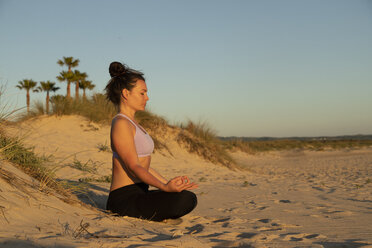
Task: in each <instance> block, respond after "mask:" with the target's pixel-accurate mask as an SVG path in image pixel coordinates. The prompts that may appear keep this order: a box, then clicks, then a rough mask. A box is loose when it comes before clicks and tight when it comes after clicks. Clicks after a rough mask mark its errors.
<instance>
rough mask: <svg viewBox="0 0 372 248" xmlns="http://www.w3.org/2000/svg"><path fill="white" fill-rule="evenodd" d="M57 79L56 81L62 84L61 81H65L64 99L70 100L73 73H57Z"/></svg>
mask: <svg viewBox="0 0 372 248" xmlns="http://www.w3.org/2000/svg"><path fill="white" fill-rule="evenodd" d="M57 79H58V81H60V82H63V81H66V82H67V95H66V97H67V98H70V97H71V96H70V84H71V82H73V81H74V73H73V72H71V71H62V72H60V73H59V76H57Z"/></svg>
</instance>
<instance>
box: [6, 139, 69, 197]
mask: <svg viewBox="0 0 372 248" xmlns="http://www.w3.org/2000/svg"><path fill="white" fill-rule="evenodd" d="M0 153H1V155H2V157H3V158H4V159H5V160H7V161H9V162H11V163H12V164H14V165H16V166H17V167H18V168H20V169H21V170H22V171H23V172H25V173H26V174H28V175H30V176H31V177H33V178H35V179H36V180H38V181H39V185H38V189H39V190H40V191H43V192H47V193H48V192H49V190H48V189H49V188H51V189H53V190H55V191H56V192H57V193H58V194H60V195H62V196H63V198H62V199H63V200H65V201H68V202H69V201H70V199H69V198H70V197H69V196H70V195H69V192H67V191H66V190H65V188H64V187H63V186H62V185H61V184H60V183H59V182H58V181H57V180H56V179H55V173H54V171H53V170H52V169H49V168H47V166H46V165H45V164H46V163H47V162H48V161H49V158H48V157H45V156H38V155H36V154H35V153H34V152H33V149H32V148H28V147H26V146H24V145H23V144H22V142H21V140H20V139H18V138H14V137H7V136H6V135H5V134H4V133H3V132H0Z"/></svg>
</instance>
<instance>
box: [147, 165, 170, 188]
mask: <svg viewBox="0 0 372 248" xmlns="http://www.w3.org/2000/svg"><path fill="white" fill-rule="evenodd" d="M149 172H150V173H151V174H152V175H153V176H154V177H156V178H157V179H158V180H159V181H160V182H162V183H164V184H167V183H168V180H167V179H165V178H164V177H163V176H162V175H160V174H159V172H157V171H156V170H154V169H153V168H151V167H150V168H149Z"/></svg>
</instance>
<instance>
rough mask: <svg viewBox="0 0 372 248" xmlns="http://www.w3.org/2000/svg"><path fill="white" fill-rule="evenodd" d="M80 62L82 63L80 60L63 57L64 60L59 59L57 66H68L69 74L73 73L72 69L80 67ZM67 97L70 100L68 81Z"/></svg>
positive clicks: (68, 84)
mask: <svg viewBox="0 0 372 248" xmlns="http://www.w3.org/2000/svg"><path fill="white" fill-rule="evenodd" d="M79 62H80V61H79V60H78V59H74V58H73V57H63V60H62V59H59V60H58V61H57V64H59V65H60V66H64V65H66V66H67V68H68V71H67V72H69V73H71V72H72V71H71V68H73V67H76V66H78V65H79ZM66 96H67V97H68V98H70V83H69V82H68V81H67V95H66Z"/></svg>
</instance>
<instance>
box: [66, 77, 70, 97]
mask: <svg viewBox="0 0 372 248" xmlns="http://www.w3.org/2000/svg"><path fill="white" fill-rule="evenodd" d="M70 84H71V82H70V81H67V95H66V97H67V98H71V93H70V88H71V85H70Z"/></svg>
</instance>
